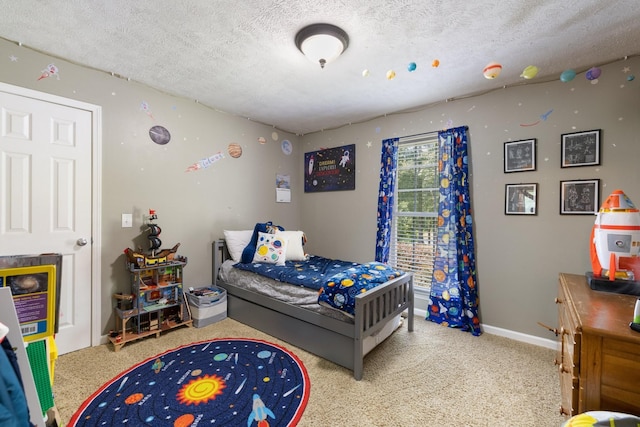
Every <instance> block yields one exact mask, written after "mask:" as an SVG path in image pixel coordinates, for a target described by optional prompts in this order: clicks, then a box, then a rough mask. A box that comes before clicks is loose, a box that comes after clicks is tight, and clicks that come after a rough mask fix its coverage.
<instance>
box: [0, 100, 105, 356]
mask: <svg viewBox="0 0 640 427" xmlns="http://www.w3.org/2000/svg"><path fill="white" fill-rule="evenodd" d="M2 89H4V87H0V114H1V117H0V126H1V127H0V255H23V254H41V253H52V252H53V253H60V254H62V256H63V258H62V259H63V261H62V283H61V292H60V311H59V320H58V322H59V323H58V325H59V328H58V334H57V335H56V340H55V341H56V345H57V347H58V352H59V353H60V354H64V353H68V352H71V351H75V350H78V349H82V348H86V347H90V346H91V345H92V330H93V329H92V319H93V316H92V307H93V304H92V289H93V286H92V278H93V275H92V244H93V242H92V206H93V203H92V145H93V138H94V137H93V135H94V133H93V129H92V127H93V123H94V122H93V117H92V114H94V112H92V111H90V110H87V109H82V108H78V107H71V106H69V105H64V104H65V101H66V100H64V99H63V98H53V97H51V96H45V97H43V99H37V97H38V93H37V92H32V91H28V92H26V93H29V95H32V96H23V95H22V94H20V95H19V94H16V93H10V91H8V92H5V91H3V90H2ZM42 95H44V94H42ZM47 98H49V99H48V100H47Z"/></svg>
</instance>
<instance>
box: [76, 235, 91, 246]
mask: <svg viewBox="0 0 640 427" xmlns="http://www.w3.org/2000/svg"><path fill="white" fill-rule="evenodd" d="M76 243H77V244H78V246H84V245H86V244H87V243H88V242H87V239H85V238H84V237H81V238H79V239H78V240H77V241H76Z"/></svg>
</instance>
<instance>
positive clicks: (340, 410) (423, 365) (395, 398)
mask: <svg viewBox="0 0 640 427" xmlns="http://www.w3.org/2000/svg"><path fill="white" fill-rule="evenodd" d="M234 337H236V338H256V339H261V340H266V341H270V342H272V343H276V344H279V345H282V346H284V347H285V348H287V349H289V350H291V351H292V352H293V353H295V355H296V356H297V357H299V358H300V359H301V360H302V362H303V363H304V366H305V367H306V369H307V371H308V374H309V379H310V383H311V393H310V397H309V401H308V404H307V407H306V409H305V411H304V414H303V415H302V418H301V420H300V422H299V424H298V425H299V426H302V427H304V426H323V427H324V426H381V427H382V426H385V427H386V426H394V427H395V426H406V427H412V426H426V427H430V426H470V427H471V426H472V427H476V426H477V427H482V426H486V427H489V426H490V427H496V426H509V427H529V426H530V427H559V426H560V425H561V424H562V422H563V421H564V418H563V417H562V416H560V415H559V406H560V386H559V380H558V373H557V369H556V367H555V366H554V365H553V359H554V356H555V354H554V351H552V350H550V349H547V348H542V347H538V346H534V345H531V344H525V343H521V342H518V341H513V340H509V339H506V338H502V337H498V336H495V335H490V334H487V333H485V334H483V335H482V336H480V337H473V336H472V335H471V334H469V333H465V332H461V331H459V330H456V329H449V328H445V327H442V326H439V325H436V324H434V323H431V322H428V321H425V320H424V319H422V318H416V319H415V331H414V332H413V333H409V332H407V328H406V324H405V325H403V326H402V327H401V328H400V329H399V330H397V331H396V332H395V333H394V334H393V335H392V336H391V337H389V338H388V339H387V340H386V341H385V342H383V343H382V344H380V345H379V346H378V347H377V348H376V349H374V350H373V351H372V352H371V353H370V354H369V355H367V357H366V358H365V363H364V377H363V379H362V380H361V381H355V380H354V379H353V376H352V372H351V371H348V370H347V369H344V368H342V367H339V366H337V365H335V364H333V363H331V362H328V361H326V360H324V359H321V358H319V357H317V356H315V355H312V354H310V353H307V352H305V351H304V350H301V349H299V348H296V347H294V346H292V345H289V344H288V343H286V342H283V341H280V340H277V339H276V338H273V337H271V336H269V335H266V334H263V333H261V332H259V331H257V330H255V329H252V328H250V327H248V326H245V325H243V324H241V323H238V322H236V321H234V320H231V319H225V320H223V321H221V322H218V323H215V324H213V325H209V326H207V327H204V328H193V327H191V328H187V327H185V328H179V329H174V330H171V331H168V332H166V333H163V334H162V335H161V336H160V338H154V337H149V338H146V339H143V340H140V341H137V342H132V343H127V344H126V345H125V346H124V347H122V349H121V350H120V351H118V352H114V350H113V346H112V345H111V344H106V345H101V346H98V347H93V348H88V349H84V350H80V351H77V352H74V353H69V354H65V355H62V356H60V357H59V358H58V360H57V362H56V365H55V378H54V385H53V391H54V399H55V403H56V407H57V410H58V412H59V414H60V418H61V420H62V422H64V423H67V422H68V421H69V420H70V419H71V416H72V414H73V413H74V412H75V411H76V410H77V409H78V408H79V407H80V405H81V404H82V403H83V402H84V401H85V400H86V399H87V398H88V397H89V396H91V395H92V394H93V393H94V392H95V391H96V390H98V389H99V388H100V387H101V386H102V385H103V384H104V383H105V382H107V381H109V380H110V379H112V378H114V377H115V376H116V375H118V374H119V373H121V372H123V371H125V370H127V369H129V368H130V367H131V366H133V365H135V364H137V363H139V362H141V361H143V360H145V359H147V358H149V357H152V356H154V355H156V354H159V353H162V352H165V351H167V350H169V349H172V348H176V347H179V346H182V345H185V344H189V343H192V342H196V341H202V340H208V339H214V338H234ZM245 425H246V424H245Z"/></svg>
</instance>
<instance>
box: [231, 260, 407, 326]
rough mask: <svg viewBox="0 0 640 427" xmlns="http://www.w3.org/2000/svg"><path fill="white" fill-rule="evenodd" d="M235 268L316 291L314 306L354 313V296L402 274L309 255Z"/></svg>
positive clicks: (370, 264) (377, 265)
mask: <svg viewBox="0 0 640 427" xmlns="http://www.w3.org/2000/svg"><path fill="white" fill-rule="evenodd" d="M234 267H235V268H238V269H241V270H246V271H252V272H254V273H257V274H260V275H262V276H266V277H269V278H271V279H274V280H277V281H280V282H284V283H290V284H292V285H297V286H304V287H307V288H311V289H315V290H317V291H318V303H319V304H321V305H325V306H327V307H331V308H335V309H338V310H341V311H344V312H345V313H347V314H350V315H352V316H353V315H354V313H355V297H356V296H357V295H359V294H361V293H364V292H366V291H368V290H369V289H372V288H374V287H376V286H378V285H380V284H382V283H385V282H387V281H388V280H391V279H393V278H396V277H399V276H401V275H402V274H403V273H402V272H401V271H398V270H394V269H393V268H391V267H389V266H388V265H386V264H382V263H379V262H375V261H372V262H368V263H366V264H358V263H355V262H351V261H342V260H336V259H329V258H324V257H321V256H315V255H310V256H309V259H308V260H307V261H286V262H285V265H284V266H277V265H274V264H267V263H254V262H252V263H245V264H243V263H237V264H234Z"/></svg>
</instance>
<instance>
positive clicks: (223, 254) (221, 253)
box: [211, 239, 231, 286]
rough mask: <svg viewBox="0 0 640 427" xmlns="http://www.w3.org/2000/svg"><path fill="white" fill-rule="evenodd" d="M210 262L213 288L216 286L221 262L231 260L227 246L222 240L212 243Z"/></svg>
mask: <svg viewBox="0 0 640 427" xmlns="http://www.w3.org/2000/svg"><path fill="white" fill-rule="evenodd" d="M212 249H213V250H212V252H211V253H212V260H211V266H212V268H211V276H212V279H213V280H212V283H213V286H217V283H218V273H219V271H220V266H221V265H222V263H223V262H225V261H226V260H228V259H229V258H231V255H230V254H229V251H228V250H227V245H225V241H224V239H218V240H215V241H214V242H213V248H212Z"/></svg>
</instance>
